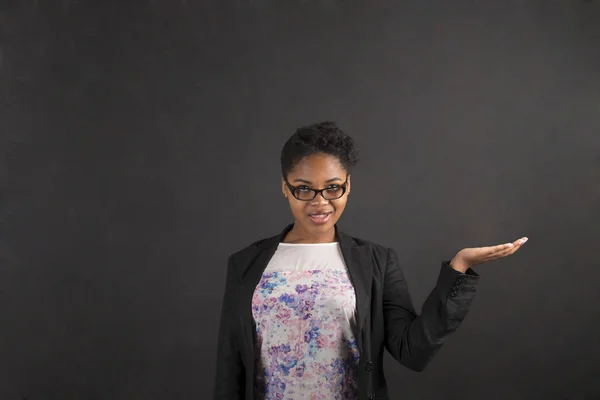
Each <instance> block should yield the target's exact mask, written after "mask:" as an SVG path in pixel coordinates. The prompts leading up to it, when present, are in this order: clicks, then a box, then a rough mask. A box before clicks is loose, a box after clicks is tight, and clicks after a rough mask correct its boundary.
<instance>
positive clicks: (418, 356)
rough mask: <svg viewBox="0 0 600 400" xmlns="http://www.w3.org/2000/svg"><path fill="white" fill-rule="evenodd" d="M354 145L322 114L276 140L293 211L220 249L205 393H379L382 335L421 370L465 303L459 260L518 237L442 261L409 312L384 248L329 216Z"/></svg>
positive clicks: (480, 259)
mask: <svg viewBox="0 0 600 400" xmlns="http://www.w3.org/2000/svg"><path fill="white" fill-rule="evenodd" d="M357 155H358V153H357V150H356V148H355V145H354V142H353V140H352V139H351V138H350V137H349V136H348V135H346V134H345V133H344V132H343V131H342V130H341V129H339V128H338V127H337V126H336V125H335V123H333V122H323V123H320V124H315V125H311V126H308V127H304V128H301V129H298V130H297V131H296V133H295V134H294V135H292V137H291V138H290V139H289V140H288V141H287V142H286V143H285V145H284V147H283V149H282V152H281V168H282V182H281V191H282V193H283V196H284V197H285V198H287V201H288V202H289V205H290V209H291V211H292V214H293V216H294V222H293V223H292V224H290V225H288V226H287V227H285V228H284V229H283V231H282V232H280V233H279V234H278V235H275V236H273V237H270V238H266V239H262V240H259V241H257V242H255V243H253V244H251V245H250V246H248V247H246V248H244V249H242V250H240V251H238V252H236V253H235V254H232V255H231V256H230V257H229V260H228V269H227V278H226V285H225V295H224V299H223V305H222V314H221V321H220V330H219V340H218V349H217V366H216V367H217V368H216V369H217V370H216V381H215V393H214V398H215V399H248V400H249V399H311V400H314V399H327V400H333V399H344V400H345V399H388V393H387V387H386V380H385V377H384V372H383V349H384V347H385V348H386V349H387V350H388V352H389V353H390V354H391V355H392V356H393V357H394V358H395V359H396V360H397V361H398V362H400V363H401V364H403V365H405V366H406V367H408V368H410V369H412V370H415V371H422V370H423V369H424V368H425V367H426V366H427V364H428V363H429V362H430V361H431V359H432V358H433V357H434V356H435V354H436V353H437V352H438V350H439V349H440V347H441V346H442V345H443V343H444V342H445V341H446V339H447V338H448V337H449V336H450V334H451V333H452V332H454V331H455V330H456V328H458V326H459V325H460V323H461V321H462V320H463V319H464V318H465V315H466V314H467V311H468V309H469V305H470V304H471V301H472V300H473V297H474V295H475V290H476V287H477V283H478V281H479V275H478V274H477V273H475V272H474V271H473V270H472V269H471V267H472V266H474V265H476V264H482V263H484V262H487V261H491V260H493V259H497V258H501V257H506V256H508V255H510V254H513V253H514V252H515V251H517V250H518V249H519V248H520V246H521V245H522V244H523V243H525V241H526V240H527V238H522V239H520V240H517V241H515V242H514V243H506V244H501V245H497V246H490V247H480V248H465V249H462V250H461V251H459V252H458V254H456V256H454V258H452V260H450V261H444V262H442V265H441V269H440V272H439V277H438V280H437V283H436V285H435V287H434V288H433V290H432V291H431V293H430V295H429V297H428V298H427V300H426V301H425V303H424V304H423V307H422V311H421V314H420V315H418V316H417V315H416V313H415V310H414V307H413V305H412V301H411V298H410V295H409V292H408V289H407V284H406V280H405V279H404V276H403V273H402V269H401V267H400V265H399V264H398V257H397V255H396V253H395V252H394V250H392V249H390V248H386V247H384V246H381V245H378V244H375V243H372V242H370V241H367V240H363V239H358V238H356V237H352V236H349V235H347V234H345V233H344V232H342V231H341V230H340V229H339V228H338V227H337V225H336V223H337V221H338V220H339V219H340V217H341V216H342V213H343V212H344V208H345V206H346V202H347V201H348V196H349V195H350V189H351V184H350V172H351V170H352V168H353V167H354V166H355V164H356V163H357V160H358V156H357Z"/></svg>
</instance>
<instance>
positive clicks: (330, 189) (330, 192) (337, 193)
mask: <svg viewBox="0 0 600 400" xmlns="http://www.w3.org/2000/svg"><path fill="white" fill-rule="evenodd" d="M284 179H285V183H286V185H287V187H288V188H289V189H290V192H292V195H293V196H294V197H295V198H296V199H298V200H302V201H311V200H313V199H314V198H315V197H317V194H318V193H321V196H323V198H324V199H325V200H335V199H339V198H340V197H342V196H343V195H344V193H346V185H347V182H348V176H347V175H346V180H345V181H344V183H342V184H341V185H338V184H332V185H329V186H327V187H326V188H325V189H311V188H309V187H308V186H306V185H300V186H292V185H290V183H289V182H288V181H287V179H286V178H284Z"/></svg>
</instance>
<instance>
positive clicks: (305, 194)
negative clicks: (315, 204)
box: [294, 189, 315, 200]
mask: <svg viewBox="0 0 600 400" xmlns="http://www.w3.org/2000/svg"><path fill="white" fill-rule="evenodd" d="M294 194H295V195H296V198H297V199H298V200H312V199H314V197H315V191H314V190H312V189H296V192H295V193H294Z"/></svg>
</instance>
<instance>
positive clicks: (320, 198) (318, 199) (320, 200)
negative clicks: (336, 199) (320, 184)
mask: <svg viewBox="0 0 600 400" xmlns="http://www.w3.org/2000/svg"><path fill="white" fill-rule="evenodd" d="M327 203H329V200H327V199H326V198H325V197H323V192H321V193H319V194H317V196H316V197H315V198H314V199H313V201H312V204H313V205H317V204H327Z"/></svg>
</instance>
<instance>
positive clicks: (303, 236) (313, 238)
mask: <svg viewBox="0 0 600 400" xmlns="http://www.w3.org/2000/svg"><path fill="white" fill-rule="evenodd" d="M282 241H283V243H333V242H335V241H336V237H335V227H332V228H331V229H329V230H328V231H325V232H322V233H316V234H315V233H312V232H308V231H307V230H306V229H303V228H302V227H301V226H300V225H299V224H298V223H295V224H294V227H293V228H292V229H291V230H290V231H289V232H288V233H287V235H286V236H285V238H283V240H282Z"/></svg>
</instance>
